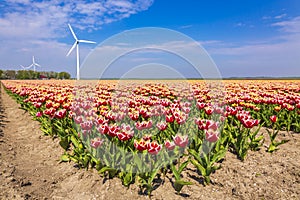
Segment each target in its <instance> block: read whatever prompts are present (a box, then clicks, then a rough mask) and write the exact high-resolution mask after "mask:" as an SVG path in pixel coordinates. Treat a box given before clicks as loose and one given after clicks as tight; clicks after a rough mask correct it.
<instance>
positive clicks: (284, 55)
mask: <svg viewBox="0 0 300 200" xmlns="http://www.w3.org/2000/svg"><path fill="white" fill-rule="evenodd" d="M271 25H272V26H274V27H278V31H279V35H278V36H277V37H273V38H266V39H265V41H252V42H251V43H249V42H248V44H241V43H239V44H228V43H226V42H218V43H207V44H204V46H205V47H206V48H207V49H208V52H209V53H210V54H211V55H212V57H213V58H214V59H215V62H216V63H217V65H218V67H219V68H220V70H221V71H222V73H223V75H225V76H232V75H233V76H234V75H236V76H300V57H299V52H300V45H299V44H300V17H295V18H293V19H290V20H285V21H281V22H276V23H273V24H271Z"/></svg>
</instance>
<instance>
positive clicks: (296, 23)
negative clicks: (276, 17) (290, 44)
mask: <svg viewBox="0 0 300 200" xmlns="http://www.w3.org/2000/svg"><path fill="white" fill-rule="evenodd" d="M272 26H277V27H280V30H281V31H283V32H286V33H299V34H300V16H298V17H295V18H293V19H291V20H285V21H281V22H277V23H273V24H272Z"/></svg>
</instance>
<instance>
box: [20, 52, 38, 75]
mask: <svg viewBox="0 0 300 200" xmlns="http://www.w3.org/2000/svg"><path fill="white" fill-rule="evenodd" d="M21 67H22V68H23V69H24V70H25V69H29V68H31V67H33V71H34V72H35V67H41V65H39V64H38V63H36V62H35V60H34V56H32V64H31V65H29V66H28V67H26V68H25V67H23V66H21Z"/></svg>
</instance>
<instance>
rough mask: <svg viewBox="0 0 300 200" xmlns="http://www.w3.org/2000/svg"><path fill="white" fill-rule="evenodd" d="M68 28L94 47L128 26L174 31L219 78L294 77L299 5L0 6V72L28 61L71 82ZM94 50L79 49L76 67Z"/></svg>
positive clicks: (277, 0) (299, 57) (298, 65)
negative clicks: (206, 58) (200, 50)
mask: <svg viewBox="0 0 300 200" xmlns="http://www.w3.org/2000/svg"><path fill="white" fill-rule="evenodd" d="M68 23H70V24H71V25H72V27H73V29H74V31H75V32H76V34H77V36H78V37H79V39H87V40H92V41H95V42H97V43H101V42H103V41H104V40H106V39H107V38H109V37H111V36H113V35H115V34H119V33H121V32H123V31H125V30H130V29H134V28H142V27H162V28H167V29H171V30H175V31H178V32H181V33H183V34H185V35H187V36H188V37H190V38H192V39H193V40H195V41H197V42H199V44H201V45H202V46H203V47H204V48H205V50H206V51H207V53H208V54H209V55H210V57H211V58H212V59H213V61H214V62H215V63H216V65H217V67H218V69H219V71H220V73H221V75H222V76H223V77H232V76H300V53H299V52H300V1H298V0H243V1H241V0H223V1H219V0H210V1H207V0H206V1H204V0H198V1H196V0H185V1H166V0H115V1H101V0H98V1H95V0H94V1H93V0H86V1H85V0H79V1H71V0H65V1H63V0H51V1H49V0H39V1H31V0H4V1H2V2H1V4H0V45H1V48H0V68H2V69H21V67H20V65H24V66H28V65H30V64H31V59H32V58H31V57H32V56H33V55H34V56H35V58H36V62H37V63H39V64H40V65H41V66H42V68H41V69H39V70H46V71H62V70H64V71H68V72H70V73H71V74H72V76H73V77H75V75H76V67H75V65H76V63H75V52H73V53H72V54H71V55H70V56H69V57H66V54H67V52H68V51H69V49H70V48H71V46H72V45H73V42H74V40H73V38H72V35H71V33H70V30H69V29H68V26H67V24H68ZM96 47H97V44H95V45H94V44H82V45H80V53H81V61H83V60H84V58H85V57H86V56H87V55H88V54H89V53H90V52H92V51H93V49H95V48H96ZM162 55H164V54H162ZM139 56H140V59H142V57H143V56H144V57H146V58H147V57H149V55H146V54H139ZM150 57H151V56H150ZM166 57H167V56H166ZM171 60H173V59H171ZM175 61H176V63H175ZM124 63H125V62H124ZM178 63H182V68H185V65H184V63H183V62H179V61H178V60H176V59H174V63H172V62H169V63H168V65H170V66H172V65H174V66H176V67H179V66H178ZM144 64H147V63H144ZM163 64H166V63H163ZM191 74H192V72H191V73H190V74H187V75H186V76H190V75H191ZM191 76H192V75H191Z"/></svg>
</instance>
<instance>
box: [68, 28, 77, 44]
mask: <svg viewBox="0 0 300 200" xmlns="http://www.w3.org/2000/svg"><path fill="white" fill-rule="evenodd" d="M68 26H69V28H70V31H71V33H72V35H73V37H74V39H75V40H76V41H77V40H78V39H77V37H76V35H75V33H74V31H73V29H72V27H71V25H70V24H68Z"/></svg>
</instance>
